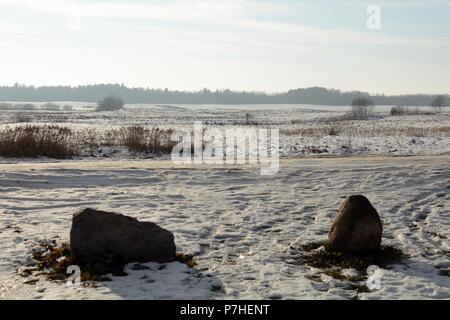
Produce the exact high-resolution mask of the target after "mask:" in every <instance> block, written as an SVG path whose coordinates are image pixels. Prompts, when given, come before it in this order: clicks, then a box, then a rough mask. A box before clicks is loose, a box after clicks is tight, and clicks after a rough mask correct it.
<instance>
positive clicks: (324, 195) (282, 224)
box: [0, 155, 450, 299]
mask: <svg viewBox="0 0 450 320" xmlns="http://www.w3.org/2000/svg"><path fill="white" fill-rule="evenodd" d="M449 163H450V156H449V155H443V156H417V157H389V158H388V157H381V156H378V157H352V158H328V159H325V158H321V159H318V158H310V159H284V160H282V161H281V163H280V171H279V172H278V173H277V174H276V175H274V176H261V175H260V172H259V169H258V168H257V167H255V166H241V167H237V166H232V167H230V166H222V167H221V166H215V167H214V166H213V167H210V166H187V167H176V166H174V165H173V164H172V163H171V162H170V161H162V160H161V161H156V160H133V161H131V160H129V161H111V160H108V161H72V162H66V163H64V162H61V163H33V164H30V163H13V164H2V165H0V177H1V178H0V179H1V180H0V191H1V201H0V204H1V208H0V216H1V219H0V297H1V298H7V299H66V298H67V299H68V298H75V299H94V298H98V299H123V298H124V299H127V298H138V299H174V298H185V299H196V298H205V299H225V298H238V299H243V298H256V299H259V298H268V299H331V298H333V299H334V298H336V299H353V298H358V299H405V298H417V299H450V278H449V276H448V274H449V268H450V242H449V237H450V170H449ZM355 193H362V194H365V195H366V196H367V197H368V198H369V199H370V200H371V202H372V203H373V205H374V207H375V208H376V209H377V210H378V211H379V213H380V216H381V218H382V220H383V223H384V234H383V244H387V245H392V246H395V247H397V248H399V249H401V250H402V251H404V252H405V253H406V254H408V255H409V258H408V259H407V260H406V261H404V262H402V263H400V264H397V265H394V266H392V268H389V269H387V268H386V269H383V270H382V277H381V289H380V290H376V291H372V292H367V293H359V294H358V293H357V292H356V291H355V290H353V289H351V288H350V287H349V286H348V283H346V282H345V281H340V280H336V279H333V278H331V277H330V276H327V275H324V274H322V273H321V271H320V270H319V269H312V268H310V267H308V266H305V265H298V264H295V263H292V260H293V256H292V254H293V251H292V249H293V248H296V247H297V246H298V245H299V244H305V243H311V242H315V241H321V240H324V239H325V238H326V236H327V232H328V230H329V228H330V226H331V223H332V221H333V219H334V217H335V214H336V210H337V208H338V207H339V205H340V203H341V202H342V201H343V199H344V198H345V197H346V196H348V195H350V194H355ZM83 207H94V208H97V209H104V210H111V211H115V212H119V213H123V214H127V215H130V216H133V217H136V218H138V219H140V220H143V221H153V222H156V223H158V224H160V225H161V226H163V227H165V228H167V229H169V230H170V231H172V232H173V233H174V235H175V241H176V244H177V249H178V250H179V251H181V252H183V253H187V254H193V255H195V260H196V261H197V262H198V265H197V266H196V267H195V268H194V269H189V268H188V267H187V266H186V265H184V264H181V263H178V262H174V263H167V264H163V265H158V264H155V263H148V264H145V265H144V266H142V265H141V266H139V268H134V269H141V270H133V265H130V266H129V268H128V271H127V272H128V273H129V275H128V276H125V277H113V280H112V281H108V282H101V283H99V284H98V286H97V287H96V288H92V287H88V288H86V287H79V288H75V289H73V288H69V287H67V286H66V285H65V284H63V283H54V282H50V281H48V280H46V279H45V278H44V277H43V276H37V275H31V276H29V277H26V278H24V277H22V276H20V275H19V274H18V273H17V272H16V270H17V269H19V271H20V268H23V267H24V266H25V265H26V264H27V263H28V262H30V261H29V260H30V251H31V249H32V248H33V247H35V246H36V242H37V241H39V240H49V239H54V238H58V239H59V240H60V241H67V240H68V236H69V230H70V224H71V216H72V214H73V213H74V212H75V211H76V210H78V209H79V208H83ZM143 267H144V268H143ZM145 267H147V268H145ZM346 272H349V273H352V270H346ZM353 272H354V271H353ZM311 279H313V280H311ZM30 280H31V281H30Z"/></svg>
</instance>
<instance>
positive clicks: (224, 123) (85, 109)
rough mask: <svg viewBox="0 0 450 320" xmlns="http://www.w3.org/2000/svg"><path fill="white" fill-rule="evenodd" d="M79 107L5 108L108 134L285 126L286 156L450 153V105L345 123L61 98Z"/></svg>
mask: <svg viewBox="0 0 450 320" xmlns="http://www.w3.org/2000/svg"><path fill="white" fill-rule="evenodd" d="M58 104H59V105H66V104H69V105H72V106H73V107H74V110H73V111H43V110H37V111H2V112H1V114H0V129H1V128H4V127H5V126H10V127H11V126H16V125H25V124H27V123H30V124H42V123H47V124H48V123H52V124H58V125H60V126H67V127H69V128H72V129H75V130H88V129H89V130H94V131H96V132H100V133H101V132H104V131H105V130H107V129H118V128H121V127H124V126H130V125H141V126H145V127H152V126H158V127H163V128H173V129H188V130H189V129H190V130H192V128H193V125H194V122H195V121H202V123H203V125H204V126H205V127H207V128H222V129H226V128H237V127H239V128H242V127H251V126H256V127H258V128H270V129H279V130H280V155H281V156H289V157H297V156H301V157H303V156H309V155H314V156H315V155H319V154H320V155H335V156H336V155H338V156H340V155H349V154H358V155H369V154H371V155H374V154H377V155H381V154H382V155H416V154H420V155H430V154H445V153H449V152H450V109H449V108H445V107H444V108H443V109H444V110H443V112H442V113H440V114H432V113H431V111H432V110H430V108H429V107H421V108H415V107H414V108H413V107H410V108H408V110H409V112H410V113H417V111H420V112H422V113H427V114H419V115H413V114H411V115H406V116H391V115H390V113H389V111H390V109H391V106H377V107H376V108H375V114H374V117H373V118H372V119H370V120H364V121H363V120H346V121H339V120H338V119H339V117H342V116H343V115H345V114H346V113H347V112H349V110H350V107H346V106H311V105H240V106H239V105H236V106H222V105H195V106H194V105H176V106H175V105H126V107H125V109H124V110H122V111H117V112H95V111H94V107H95V106H94V105H93V104H92V103H91V104H89V103H79V102H78V103H75V102H58ZM92 153H93V154H94V156H97V157H103V156H108V157H112V158H122V159H123V158H130V157H135V156H136V155H132V154H129V153H127V152H126V150H123V148H120V150H110V148H104V147H103V146H101V145H99V146H98V151H95V152H92V151H91V150H89V152H86V154H89V155H91V154H92Z"/></svg>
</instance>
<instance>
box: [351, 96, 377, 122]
mask: <svg viewBox="0 0 450 320" xmlns="http://www.w3.org/2000/svg"><path fill="white" fill-rule="evenodd" d="M373 105H374V103H373V101H372V100H371V99H370V98H364V97H358V98H355V99H353V101H352V111H351V113H352V115H353V117H354V119H355V120H367V119H369V118H370V117H371V116H372V115H373V110H374V107H373Z"/></svg>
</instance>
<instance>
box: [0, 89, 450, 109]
mask: <svg viewBox="0 0 450 320" xmlns="http://www.w3.org/2000/svg"><path fill="white" fill-rule="evenodd" d="M108 96H116V97H120V98H122V99H123V100H124V101H125V102H126V103H155V104H157V103H164V104H317V105H351V104H352V101H353V100H354V99H355V98H359V97H367V98H369V97H370V99H371V100H372V101H373V103H374V104H376V105H407V106H428V105H430V104H431V103H432V101H433V100H434V99H435V98H436V96H435V95H429V94H411V95H392V96H387V95H370V94H369V93H367V92H361V91H351V92H343V91H340V90H335V89H327V88H322V87H312V88H305V89H293V90H289V91H287V92H281V93H275V94H267V93H264V92H247V91H231V90H228V89H226V90H215V91H211V90H209V89H203V90H200V91H178V90H168V89H150V88H129V87H126V86H124V85H123V84H96V85H83V86H75V87H70V86H43V87H34V86H25V85H19V84H15V85H13V86H1V87H0V101H36V102H47V101H82V102H97V101H99V100H101V99H103V98H105V97H108ZM444 98H445V101H446V103H447V104H448V103H450V97H449V95H444Z"/></svg>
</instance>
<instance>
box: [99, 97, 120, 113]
mask: <svg viewBox="0 0 450 320" xmlns="http://www.w3.org/2000/svg"><path fill="white" fill-rule="evenodd" d="M123 105H124V102H123V100H122V99H120V98H116V97H114V96H109V97H107V98H105V99H103V100H100V101H99V102H98V103H97V108H96V109H95V110H96V111H116V110H120V109H122V108H123Z"/></svg>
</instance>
